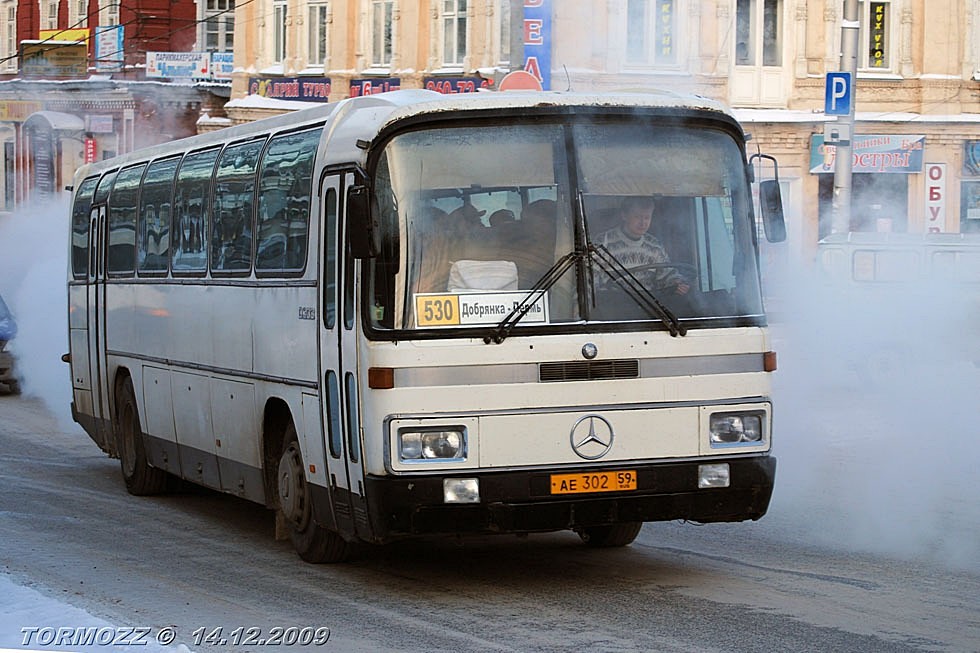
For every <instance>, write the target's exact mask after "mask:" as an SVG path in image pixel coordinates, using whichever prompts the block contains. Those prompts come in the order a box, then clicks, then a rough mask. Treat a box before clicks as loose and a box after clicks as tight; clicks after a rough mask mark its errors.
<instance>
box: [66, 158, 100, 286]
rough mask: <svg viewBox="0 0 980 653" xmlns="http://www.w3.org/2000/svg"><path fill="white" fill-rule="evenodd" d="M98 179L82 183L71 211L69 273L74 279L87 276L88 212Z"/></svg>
mask: <svg viewBox="0 0 980 653" xmlns="http://www.w3.org/2000/svg"><path fill="white" fill-rule="evenodd" d="M98 181H99V179H98V177H92V178H90V179H86V180H85V181H83V182H82V185H81V186H80V187H79V189H78V192H77V193H76V194H75V203H74V205H73V206H72V211H71V271H72V276H74V278H76V279H84V278H86V277H87V276H88V243H89V238H90V236H91V234H89V212H90V211H91V209H92V195H94V194H95V185H96V183H98Z"/></svg>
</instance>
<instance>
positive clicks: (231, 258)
mask: <svg viewBox="0 0 980 653" xmlns="http://www.w3.org/2000/svg"><path fill="white" fill-rule="evenodd" d="M264 144H265V138H261V139H258V140H254V141H249V142H247V143H239V144H238V145H232V146H231V147H228V148H225V151H224V152H223V153H222V155H221V158H220V159H219V160H218V173H217V175H216V177H215V193H214V199H213V200H212V210H211V217H212V219H213V220H214V226H213V228H212V229H211V270H212V271H215V272H248V270H249V269H250V268H251V266H252V203H253V199H254V197H255V174H256V171H257V169H258V162H259V154H260V153H261V152H262V147H263V145H264Z"/></svg>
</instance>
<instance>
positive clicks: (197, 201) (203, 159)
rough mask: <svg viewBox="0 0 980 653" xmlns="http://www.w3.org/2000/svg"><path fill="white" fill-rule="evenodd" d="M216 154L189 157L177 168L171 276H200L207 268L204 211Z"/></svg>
mask: <svg viewBox="0 0 980 653" xmlns="http://www.w3.org/2000/svg"><path fill="white" fill-rule="evenodd" d="M218 152H219V150H218V149H212V150H204V151H202V152H195V153H193V154H188V155H187V156H186V157H184V161H183V162H182V163H181V164H180V171H179V172H178V173H177V184H176V188H175V192H174V202H173V204H174V210H173V211H172V212H171V213H172V220H173V222H172V224H173V226H172V228H171V233H173V247H171V251H172V254H173V270H174V272H178V273H196V274H202V273H203V272H204V270H205V269H206V268H207V264H208V249H207V244H206V237H207V223H208V213H207V207H208V206H209V200H210V197H211V175H212V174H213V172H214V164H215V162H216V161H217V160H218Z"/></svg>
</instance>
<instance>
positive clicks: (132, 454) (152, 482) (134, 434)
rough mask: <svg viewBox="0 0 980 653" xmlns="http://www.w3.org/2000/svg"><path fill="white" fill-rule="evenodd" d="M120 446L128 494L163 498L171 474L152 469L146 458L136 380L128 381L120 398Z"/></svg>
mask: <svg viewBox="0 0 980 653" xmlns="http://www.w3.org/2000/svg"><path fill="white" fill-rule="evenodd" d="M116 438H117V440H116V442H117V443H118V447H119V466H120V468H121V469H122V477H123V481H125V482H126V490H127V491H128V492H129V493H130V494H133V495H136V496H147V495H151V494H160V493H161V492H163V491H164V490H166V489H167V472H165V471H163V470H162V469H158V468H156V467H151V466H150V463H149V461H148V460H147V458H146V448H145V446H144V444H143V431H142V429H141V428H140V415H139V408H138V407H137V405H136V393H135V392H133V381H132V379H129V378H127V379H125V380H124V381H123V382H122V384H121V385H120V386H119V390H118V394H117V396H116Z"/></svg>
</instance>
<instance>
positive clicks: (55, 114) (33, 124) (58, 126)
mask: <svg viewBox="0 0 980 653" xmlns="http://www.w3.org/2000/svg"><path fill="white" fill-rule="evenodd" d="M45 127H46V128H48V129H51V130H53V131H65V132H80V131H84V130H85V121H84V120H82V119H81V118H79V117H78V116H76V115H74V114H71V113H62V112H60V111H38V112H36V113H32V114H31V115H30V116H28V117H27V120H25V121H24V128H25V129H38V128H45Z"/></svg>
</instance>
